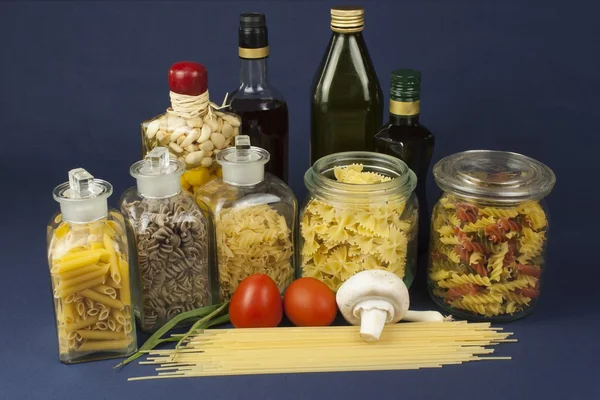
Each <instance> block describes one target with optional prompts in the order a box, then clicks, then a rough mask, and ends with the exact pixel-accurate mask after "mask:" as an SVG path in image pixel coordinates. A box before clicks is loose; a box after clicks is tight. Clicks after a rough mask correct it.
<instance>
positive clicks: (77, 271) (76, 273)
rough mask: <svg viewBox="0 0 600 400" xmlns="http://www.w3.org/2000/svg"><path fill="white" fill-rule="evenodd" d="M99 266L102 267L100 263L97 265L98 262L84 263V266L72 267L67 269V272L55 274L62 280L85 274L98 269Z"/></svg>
mask: <svg viewBox="0 0 600 400" xmlns="http://www.w3.org/2000/svg"><path fill="white" fill-rule="evenodd" d="M101 268H102V267H100V265H98V264H90V265H86V266H85V267H81V268H77V269H73V270H71V271H67V272H63V273H56V274H55V276H56V277H57V278H60V280H61V281H63V280H67V279H72V278H75V277H76V276H80V275H84V274H87V273H89V272H93V271H98V270H99V269H101Z"/></svg>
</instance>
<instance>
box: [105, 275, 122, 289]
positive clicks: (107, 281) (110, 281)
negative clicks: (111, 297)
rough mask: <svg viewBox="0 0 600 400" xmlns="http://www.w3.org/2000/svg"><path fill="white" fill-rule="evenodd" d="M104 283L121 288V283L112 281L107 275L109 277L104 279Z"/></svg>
mask: <svg viewBox="0 0 600 400" xmlns="http://www.w3.org/2000/svg"><path fill="white" fill-rule="evenodd" d="M121 280H122V279H121ZM106 284H107V285H108V286H110V287H113V288H115V289H121V284H120V283H117V282H115V281H113V280H112V278H111V277H109V278H108V279H107V280H106Z"/></svg>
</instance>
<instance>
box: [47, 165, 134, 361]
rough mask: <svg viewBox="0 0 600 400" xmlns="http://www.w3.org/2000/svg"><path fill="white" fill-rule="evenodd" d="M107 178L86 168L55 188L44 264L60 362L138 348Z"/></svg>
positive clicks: (122, 237)
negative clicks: (47, 270)
mask: <svg viewBox="0 0 600 400" xmlns="http://www.w3.org/2000/svg"><path fill="white" fill-rule="evenodd" d="M111 194H112V186H111V185H110V183H108V182H106V181H103V180H100V179H94V177H93V176H92V175H90V174H89V173H88V172H87V171H86V170H84V169H81V168H78V169H74V170H71V171H70V172H69V182H67V183H63V184H62V185H59V186H57V187H56V189H54V199H55V200H56V201H58V202H59V203H60V212H58V213H56V214H55V215H54V216H53V217H52V219H51V220H50V223H49V226H48V263H49V265H50V276H51V280H52V293H53V295H54V310H55V315H56V328H57V332H58V348H59V358H60V361H61V362H63V363H66V364H71V363H78V362H83V361H91V360H99V359H105V358H114V357H124V356H127V355H130V354H132V353H133V352H135V351H136V349H137V344H136V335H135V324H134V321H133V311H132V301H131V298H132V296H131V287H130V281H131V280H130V272H129V260H128V247H127V246H128V243H127V235H126V232H125V224H124V220H123V217H122V216H121V214H120V213H119V212H118V211H116V210H109V209H108V206H107V198H108V197H109V196H110V195H111Z"/></svg>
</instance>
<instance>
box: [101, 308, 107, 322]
mask: <svg viewBox="0 0 600 400" xmlns="http://www.w3.org/2000/svg"><path fill="white" fill-rule="evenodd" d="M109 316H110V311H109V310H108V309H106V308H105V309H104V310H102V311H100V314H99V317H100V321H104V320H106V319H108V317H109Z"/></svg>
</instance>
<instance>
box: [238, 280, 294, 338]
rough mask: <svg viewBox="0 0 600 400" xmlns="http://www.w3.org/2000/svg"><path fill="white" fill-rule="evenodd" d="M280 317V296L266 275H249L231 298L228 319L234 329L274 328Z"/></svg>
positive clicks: (281, 309)
mask: <svg viewBox="0 0 600 400" xmlns="http://www.w3.org/2000/svg"><path fill="white" fill-rule="evenodd" d="M282 317H283V307H282V304H281V294H280V293H279V289H278V288H277V284H275V282H274V281H273V279H271V278H270V277H268V276H267V275H264V274H255V275H250V276H249V277H247V278H246V279H244V280H243V281H241V282H240V284H239V286H238V287H237V289H236V290H235V292H234V293H233V296H231V303H229V319H230V320H231V323H232V324H233V326H235V327H236V328H269V327H275V326H277V325H279V323H280V322H281V318H282Z"/></svg>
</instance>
